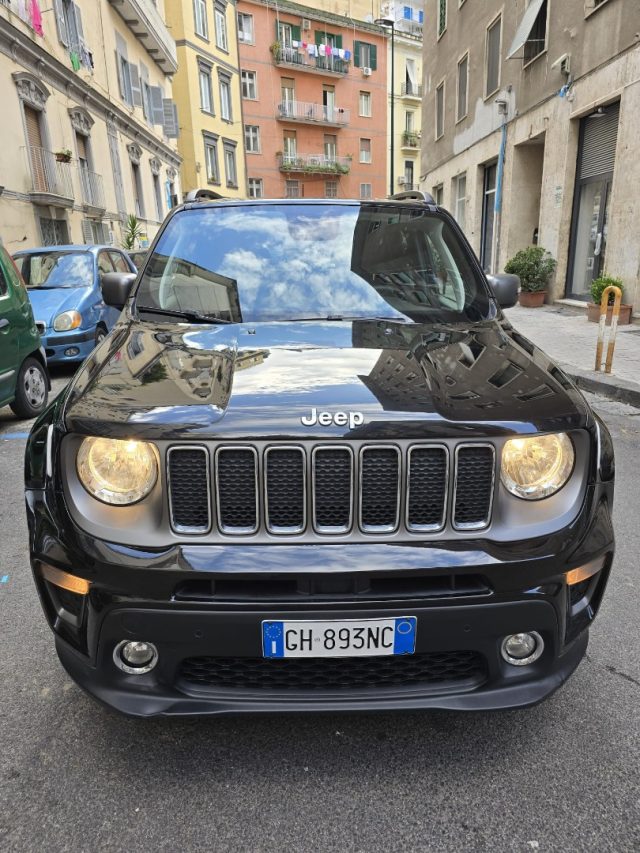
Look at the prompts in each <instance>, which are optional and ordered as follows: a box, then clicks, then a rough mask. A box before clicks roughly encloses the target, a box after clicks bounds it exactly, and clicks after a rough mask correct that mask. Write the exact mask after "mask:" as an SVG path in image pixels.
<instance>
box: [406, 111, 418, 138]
mask: <svg viewBox="0 0 640 853" xmlns="http://www.w3.org/2000/svg"><path fill="white" fill-rule="evenodd" d="M414 118H415V113H412V112H409V111H407V112H405V114H404V129H405V130H406V131H407V133H413V129H414V121H413V120H414Z"/></svg>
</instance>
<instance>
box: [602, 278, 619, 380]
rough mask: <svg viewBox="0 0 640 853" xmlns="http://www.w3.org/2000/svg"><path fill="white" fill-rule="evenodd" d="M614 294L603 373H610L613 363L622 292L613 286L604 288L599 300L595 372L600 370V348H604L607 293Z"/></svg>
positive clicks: (607, 304)
mask: <svg viewBox="0 0 640 853" xmlns="http://www.w3.org/2000/svg"><path fill="white" fill-rule="evenodd" d="M611 291H613V293H614V294H615V297H614V302H613V312H612V314H611V331H610V332H609V344H608V346H607V358H606V361H605V364H604V372H605V373H611V364H612V362H613V351H614V349H615V346H616V332H617V331H618V315H619V314H620V303H621V302H622V291H621V290H620V288H619V287H616V286H615V285H614V284H610V285H609V287H605V289H604V291H603V293H602V299H601V300H600V322H599V324H598V345H597V347H596V370H597V371H600V370H602V347H603V346H604V330H605V326H606V324H607V310H608V308H609V293H611Z"/></svg>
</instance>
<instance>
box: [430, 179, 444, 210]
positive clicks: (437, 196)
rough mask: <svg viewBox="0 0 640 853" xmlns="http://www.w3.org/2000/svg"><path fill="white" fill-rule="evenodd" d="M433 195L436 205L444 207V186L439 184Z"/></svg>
mask: <svg viewBox="0 0 640 853" xmlns="http://www.w3.org/2000/svg"><path fill="white" fill-rule="evenodd" d="M431 195H432V196H433V200H434V201H435V203H436V204H437V205H438V206H439V207H442V205H443V204H444V186H443V185H442V184H438V186H437V187H434V188H433V191H432V193H431Z"/></svg>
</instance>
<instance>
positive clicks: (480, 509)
mask: <svg viewBox="0 0 640 853" xmlns="http://www.w3.org/2000/svg"><path fill="white" fill-rule="evenodd" d="M494 468H495V451H494V448H493V446H492V445H490V444H474V445H461V446H459V447H458V448H456V491H455V504H454V509H453V526H454V527H455V528H456V529H458V530H476V529H480V528H482V527H486V526H487V525H488V523H489V520H490V517H491V505H492V502H493V481H494Z"/></svg>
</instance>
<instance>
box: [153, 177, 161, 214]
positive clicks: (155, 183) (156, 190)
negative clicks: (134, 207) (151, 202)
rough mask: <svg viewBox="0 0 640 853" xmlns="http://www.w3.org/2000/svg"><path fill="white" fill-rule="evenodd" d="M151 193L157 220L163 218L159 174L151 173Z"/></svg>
mask: <svg viewBox="0 0 640 853" xmlns="http://www.w3.org/2000/svg"><path fill="white" fill-rule="evenodd" d="M153 195H154V197H155V200H156V218H157V220H158V222H162V220H163V219H164V209H163V204H162V189H161V188H160V175H156V174H154V175H153Z"/></svg>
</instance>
